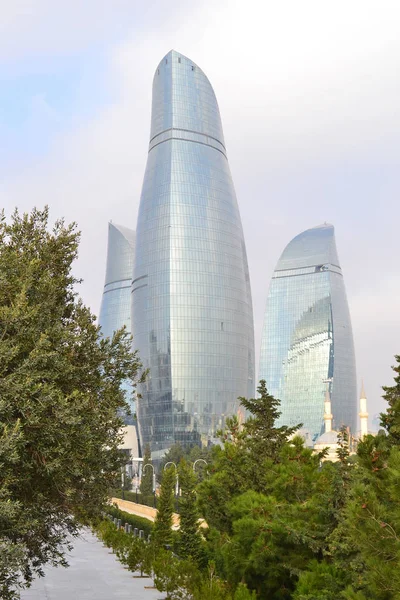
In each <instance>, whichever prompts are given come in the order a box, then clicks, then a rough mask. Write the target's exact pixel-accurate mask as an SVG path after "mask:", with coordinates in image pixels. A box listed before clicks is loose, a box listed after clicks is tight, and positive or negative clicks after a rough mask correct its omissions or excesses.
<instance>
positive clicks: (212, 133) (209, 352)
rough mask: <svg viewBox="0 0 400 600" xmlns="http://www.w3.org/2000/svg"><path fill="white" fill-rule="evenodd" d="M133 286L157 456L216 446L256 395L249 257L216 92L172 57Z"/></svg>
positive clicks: (162, 88)
mask: <svg viewBox="0 0 400 600" xmlns="http://www.w3.org/2000/svg"><path fill="white" fill-rule="evenodd" d="M136 236H137V237H136V256H135V267H134V276H133V283H132V315H133V317H132V323H133V339H134V347H135V348H137V349H138V350H139V353H140V358H141V360H142V362H143V365H144V366H145V367H147V368H149V369H150V374H149V377H148V380H147V382H146V384H144V385H143V386H142V387H141V389H140V393H141V398H140V399H139V401H138V407H137V412H138V420H139V429H140V435H141V441H142V443H144V444H146V443H150V445H151V449H152V453H153V457H154V458H158V457H160V456H162V454H163V453H164V452H165V450H166V449H167V448H169V447H170V446H171V445H172V444H173V443H175V442H180V443H182V444H188V443H199V444H200V443H201V444H207V443H209V441H210V440H213V439H214V438H215V434H216V431H217V429H218V428H219V427H221V426H223V425H224V421H225V418H226V417H227V416H230V415H233V414H236V413H237V411H238V408H239V404H238V400H237V398H238V396H252V395H253V394H254V331H253V314H252V301H251V292H250V280H249V271H248V266H247V257H246V248H245V244H244V238H243V231H242V225H241V219H240V215H239V210H238V205H237V201H236V196H235V191H234V187H233V182H232V177H231V173H230V169H229V165H228V160H227V154H226V148H225V142H224V136H223V132H222V125H221V119H220V114H219V109H218V104H217V100H216V97H215V94H214V91H213V89H212V87H211V84H210V82H209V81H208V79H207V77H206V75H205V74H204V73H203V71H202V70H201V69H200V68H199V67H198V66H197V65H196V64H195V63H194V62H193V61H191V60H190V59H188V58H186V57H185V56H183V55H181V54H179V53H178V52H175V51H171V52H169V53H168V54H167V55H166V56H165V57H164V58H163V60H162V61H161V62H160V64H159V65H158V67H157V69H156V72H155V75H154V80H153V104H152V118H151V133H150V145H149V154H148V159H147V167H146V172H145V176H144V182H143V189H142V196H141V201H140V208H139V215H138V222H137V230H136Z"/></svg>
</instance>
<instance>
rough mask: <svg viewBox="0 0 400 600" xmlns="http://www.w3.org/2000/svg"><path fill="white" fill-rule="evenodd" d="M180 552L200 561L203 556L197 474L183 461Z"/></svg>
mask: <svg viewBox="0 0 400 600" xmlns="http://www.w3.org/2000/svg"><path fill="white" fill-rule="evenodd" d="M178 472H179V483H180V490H181V496H180V498H179V508H180V510H179V514H180V526H179V554H180V556H184V557H185V558H188V557H190V558H192V559H193V560H195V561H199V560H201V558H202V554H203V553H202V541H201V535H200V532H199V518H200V514H199V510H198V507H197V498H196V489H195V488H196V476H195V474H194V473H193V469H192V466H191V465H188V464H187V463H186V462H185V461H182V462H181V463H180V465H179V470H178Z"/></svg>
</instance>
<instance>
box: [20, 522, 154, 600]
mask: <svg viewBox="0 0 400 600" xmlns="http://www.w3.org/2000/svg"><path fill="white" fill-rule="evenodd" d="M67 560H68V563H69V565H70V566H69V568H68V569H65V568H63V567H58V568H54V567H48V568H46V569H45V573H46V576H45V577H42V578H40V579H36V580H35V581H34V582H33V584H32V587H30V588H29V589H27V590H23V591H22V592H21V599H22V600H128V598H129V600H159V599H163V598H165V595H164V594H162V593H161V592H158V591H157V590H155V589H145V586H152V585H153V581H152V580H151V579H148V578H143V579H142V578H135V577H133V573H131V572H130V571H127V570H126V569H124V567H123V566H122V565H121V563H120V562H119V561H118V560H117V558H116V557H115V555H114V554H111V551H110V550H109V549H108V548H105V547H104V546H103V544H102V543H101V542H100V541H99V540H98V539H97V537H95V536H94V535H93V534H92V533H91V532H90V531H89V530H87V529H85V530H84V531H83V532H82V535H81V536H80V537H79V538H77V539H76V540H74V549H73V550H72V552H71V553H68V555H67Z"/></svg>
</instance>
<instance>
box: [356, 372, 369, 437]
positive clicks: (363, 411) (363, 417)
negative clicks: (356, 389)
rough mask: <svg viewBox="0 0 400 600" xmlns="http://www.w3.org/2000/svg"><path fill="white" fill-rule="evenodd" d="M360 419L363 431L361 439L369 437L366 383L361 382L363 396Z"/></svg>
mask: <svg viewBox="0 0 400 600" xmlns="http://www.w3.org/2000/svg"><path fill="white" fill-rule="evenodd" d="M358 414H359V417H360V423H361V429H360V438H361V439H362V438H363V437H364V436H366V435H368V412H367V395H366V393H365V389H364V382H363V381H362V382H361V394H360V412H359V413H358Z"/></svg>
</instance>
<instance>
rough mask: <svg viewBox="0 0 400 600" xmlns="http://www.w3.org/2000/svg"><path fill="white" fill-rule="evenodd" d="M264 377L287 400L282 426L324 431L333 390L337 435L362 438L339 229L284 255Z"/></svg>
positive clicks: (270, 315)
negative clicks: (347, 431)
mask: <svg viewBox="0 0 400 600" xmlns="http://www.w3.org/2000/svg"><path fill="white" fill-rule="evenodd" d="M259 378H260V379H265V380H266V382H267V386H268V390H269V392H270V393H271V394H273V395H274V396H275V397H276V398H279V399H280V401H281V411H282V415H281V417H280V424H285V425H295V424H297V423H303V425H304V428H305V429H306V430H307V431H308V433H309V434H310V436H311V438H312V439H314V440H315V439H316V437H318V436H319V435H320V434H321V433H322V432H323V423H324V421H323V416H324V398H325V394H326V390H327V387H328V388H329V392H330V395H331V400H332V413H333V421H334V426H335V428H336V429H339V428H340V427H341V426H342V425H346V426H349V427H350V428H351V429H352V431H353V433H354V432H356V430H357V428H356V419H357V389H356V368H355V356H354V345H353V334H352V329H351V321H350V314H349V309H348V305H347V298H346V291H345V287H344V282H343V276H342V271H341V268H340V266H339V259H338V256H337V252H336V244H335V236H334V228H333V227H332V225H327V224H325V225H322V226H320V227H314V228H313V229H308V230H307V231H304V232H303V233H300V234H299V235H298V236H296V237H295V238H294V239H293V240H292V241H291V242H290V243H289V244H288V245H287V246H286V248H285V250H284V251H283V253H282V255H281V257H280V259H279V261H278V264H277V266H276V269H275V271H274V274H273V277H272V281H271V284H270V288H269V293H268V300H267V306H266V310H265V318H264V329H263V335H262V342H261V356H260V375H259Z"/></svg>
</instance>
